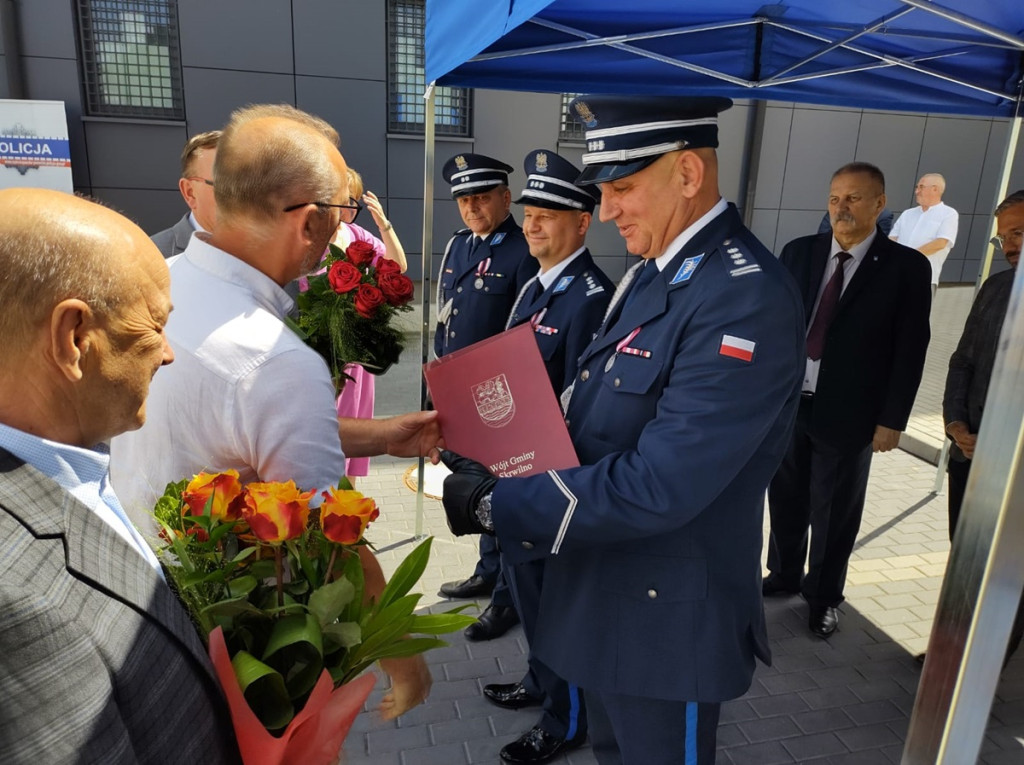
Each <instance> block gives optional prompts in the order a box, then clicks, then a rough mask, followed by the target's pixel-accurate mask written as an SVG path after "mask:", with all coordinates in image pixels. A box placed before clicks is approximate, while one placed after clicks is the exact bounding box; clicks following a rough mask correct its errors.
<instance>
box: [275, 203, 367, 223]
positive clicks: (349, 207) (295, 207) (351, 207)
mask: <svg viewBox="0 0 1024 765" xmlns="http://www.w3.org/2000/svg"><path fill="white" fill-rule="evenodd" d="M349 201H350V202H352V201H355V200H352V199H350V200H349ZM306 205H316V206H317V207H319V208H320V209H321V210H323V209H324V208H325V207H337V208H338V209H339V210H355V214H354V215H353V216H352V218H353V220H354V219H355V216H356V215H358V214H359V211H360V210H362V209H363V208H362V207H361V206H359V205H358V204H354V205H352V204H349V205H336V204H332V203H330V202H299V204H297V205H292V206H291V207H286V208H284V210H282V211H281V212H292V211H293V210H298V209H300V208H303V207H305V206H306Z"/></svg>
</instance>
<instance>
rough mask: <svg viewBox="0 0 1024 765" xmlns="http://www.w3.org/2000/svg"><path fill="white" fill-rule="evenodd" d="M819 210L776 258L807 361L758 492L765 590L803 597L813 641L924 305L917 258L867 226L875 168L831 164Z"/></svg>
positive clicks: (912, 392) (911, 380)
mask: <svg viewBox="0 0 1024 765" xmlns="http://www.w3.org/2000/svg"><path fill="white" fill-rule="evenodd" d="M828 208H829V215H830V217H831V219H832V232H831V234H818V235H815V236H806V237H802V238H800V239H796V240H794V241H792V242H790V243H789V244H787V245H786V247H785V248H784V249H783V251H782V255H781V257H780V260H781V261H782V263H783V264H784V265H785V266H786V267H787V268H788V269H789V271H790V273H792V274H793V276H794V277H795V278H796V280H797V283H798V285H799V287H800V290H801V292H802V293H803V297H804V310H805V318H806V320H807V326H808V331H807V359H806V373H805V376H804V384H803V393H802V396H801V400H800V407H799V409H798V412H797V420H796V427H795V431H794V433H793V438H792V441H791V442H790V446H789V449H788V451H787V452H786V456H785V458H784V459H783V461H782V465H781V466H780V467H779V470H778V472H777V473H776V475H775V477H774V478H773V479H772V482H771V485H770V486H769V488H768V506H769V512H770V515H771V540H770V544H769V549H768V569H769V571H770V572H771V573H770V575H769V576H768V577H767V578H765V580H764V582H763V584H762V591H763V593H764V595H766V596H774V595H786V594H796V593H801V594H803V596H804V598H805V599H806V600H807V603H808V606H809V608H810V614H809V620H808V626H809V627H810V630H811V632H812V633H813V634H815V635H817V636H818V637H822V638H828V637H830V636H831V635H832V633H833V632H835V630H836V628H837V626H838V623H839V617H838V613H837V611H836V607H837V606H839V604H840V603H842V602H843V587H844V585H845V582H846V569H847V564H848V562H849V559H850V555H851V553H852V552H853V545H854V543H855V542H856V539H857V532H858V531H859V529H860V520H861V515H862V513H863V511H864V499H865V495H866V492H867V482H868V472H869V470H870V467H871V455H872V453H873V452H886V451H889V450H891V449H893V448H895V447H896V446H897V445H898V444H899V438H900V433H901V431H902V430H903V429H904V428H905V427H906V425H907V420H908V418H909V417H910V410H911V407H912V406H913V404H914V397H915V396H916V395H917V387H918V384H919V383H920V382H921V373H922V370H923V368H924V359H925V352H926V350H927V348H928V340H929V337H930V331H929V328H928V313H929V310H930V308H931V267H930V266H929V265H928V260H927V258H925V257H924V256H923V255H921V253H919V252H917V250H913V249H911V248H909V247H905V246H903V245H900V244H897V243H896V242H893V241H892V240H890V239H889V238H888V237H886V236H885V235H884V234H883V233H881V231H880V230H879V229H878V227H877V225H876V222H877V219H878V216H879V214H880V213H881V211H882V210H883V209H884V208H885V177H884V176H883V175H882V172H881V170H879V169H878V168H877V167H875V166H874V165H871V164H868V163H866V162H853V163H850V164H848V165H844V166H843V167H841V168H839V169H838V170H836V172H835V173H834V174H833V176H832V185H831V189H830V192H829V200H828ZM808 532H810V560H809V562H808V567H807V573H806V575H805V574H804V560H805V559H806V558H807V551H808Z"/></svg>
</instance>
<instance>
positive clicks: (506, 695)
mask: <svg viewBox="0 0 1024 765" xmlns="http://www.w3.org/2000/svg"><path fill="white" fill-rule="evenodd" d="M484 698H486V699H487V700H488V701H490V702H491V703H493V704H497V705H498V706H499V707H505V709H522V708H523V707H536V706H540V704H541V703H542V702H543V701H544V699H542V698H541V697H540V696H534V695H533V694H532V693H530V692H529V691H528V690H526V689H525V688H524V687H523V684H522V683H494V684H492V685H485V686H484Z"/></svg>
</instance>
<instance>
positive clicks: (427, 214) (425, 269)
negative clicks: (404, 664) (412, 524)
mask: <svg viewBox="0 0 1024 765" xmlns="http://www.w3.org/2000/svg"><path fill="white" fill-rule="evenodd" d="M423 98H424V99H425V100H426V108H425V109H424V112H425V114H424V116H423V242H422V251H421V255H420V269H421V271H420V272H421V273H422V274H423V280H422V282H421V285H422V287H421V289H420V297H421V300H422V302H423V318H422V321H421V322H420V363H421V364H426V363H427V361H428V360H429V358H430V337H431V335H430V300H431V295H433V290H431V289H430V275H431V274H432V273H433V272H434V83H433V82H432V83H430V84H429V85H428V86H427V90H426V92H425V93H424V94H423ZM419 408H420V409H426V408H427V382H426V380H425V379H424V377H423V375H422V374H421V375H420V405H419ZM424 466H425V465H424V458H423V457H420V459H419V464H418V465H417V470H416V531H415V534H414V538H415V539H417V540H419V539H423V537H424V536H425V535H424V533H423V483H424Z"/></svg>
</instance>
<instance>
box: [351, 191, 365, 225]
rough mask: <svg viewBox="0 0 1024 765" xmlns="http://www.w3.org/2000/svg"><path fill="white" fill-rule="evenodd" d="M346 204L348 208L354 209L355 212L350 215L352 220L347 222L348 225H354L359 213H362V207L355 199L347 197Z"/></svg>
mask: <svg viewBox="0 0 1024 765" xmlns="http://www.w3.org/2000/svg"><path fill="white" fill-rule="evenodd" d="M348 202H349V206H350V207H354V208H355V209H356V211H355V212H354V213H352V220H350V221H348V222H349V223H355V220H356V218H358V217H359V213H361V212H362V211H363V206H362V205H361V204H360V203H359V200H358V199H356V198H355V197H349V198H348Z"/></svg>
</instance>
